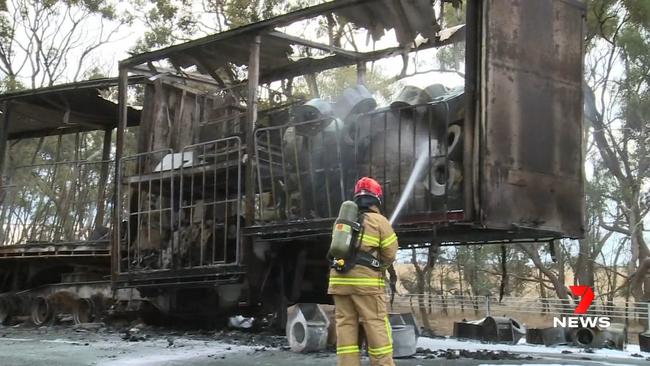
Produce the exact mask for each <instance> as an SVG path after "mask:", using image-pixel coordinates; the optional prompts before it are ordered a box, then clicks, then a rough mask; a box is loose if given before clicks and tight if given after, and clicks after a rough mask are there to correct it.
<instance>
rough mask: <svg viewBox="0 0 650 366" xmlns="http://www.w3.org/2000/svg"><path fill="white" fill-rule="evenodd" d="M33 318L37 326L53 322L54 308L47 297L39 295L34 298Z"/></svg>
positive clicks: (32, 305) (32, 306)
mask: <svg viewBox="0 0 650 366" xmlns="http://www.w3.org/2000/svg"><path fill="white" fill-rule="evenodd" d="M31 318H32V322H33V323H34V325H36V326H42V325H46V324H49V323H51V322H52V320H53V319H54V309H53V308H52V304H51V303H50V301H49V300H48V299H47V298H45V297H40V296H39V297H37V298H35V299H34V300H32V304H31Z"/></svg>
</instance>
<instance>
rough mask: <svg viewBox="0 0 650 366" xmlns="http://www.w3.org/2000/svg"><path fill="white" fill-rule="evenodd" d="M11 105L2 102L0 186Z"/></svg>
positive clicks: (3, 173)
mask: <svg viewBox="0 0 650 366" xmlns="http://www.w3.org/2000/svg"><path fill="white" fill-rule="evenodd" d="M10 106H11V103H10V102H9V101H7V102H4V103H3V105H2V119H1V120H0V185H2V184H3V183H4V182H3V181H2V179H4V175H5V159H6V158H7V139H8V137H9V113H11V111H10V109H11V108H10ZM0 193H1V192H0Z"/></svg>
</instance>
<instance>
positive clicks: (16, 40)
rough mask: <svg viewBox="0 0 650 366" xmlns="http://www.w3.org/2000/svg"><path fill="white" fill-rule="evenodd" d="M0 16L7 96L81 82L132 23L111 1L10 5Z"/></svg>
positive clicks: (12, 1) (0, 59) (1, 70)
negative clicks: (101, 51) (97, 56)
mask: <svg viewBox="0 0 650 366" xmlns="http://www.w3.org/2000/svg"><path fill="white" fill-rule="evenodd" d="M7 5H8V6H7V8H6V11H0V75H1V76H2V80H3V82H2V86H3V88H4V90H16V89H20V88H23V87H30V88H37V87H41V86H49V85H53V84H55V83H57V82H60V81H70V80H72V81H76V80H78V79H79V77H80V76H82V75H83V73H84V72H85V71H86V69H87V68H88V67H89V65H88V63H89V61H91V59H92V57H93V56H94V55H95V54H96V53H97V51H98V49H100V48H101V47H102V46H104V45H106V44H107V43H109V42H111V41H114V40H115V39H116V36H117V32H118V30H119V29H120V26H121V25H123V24H125V23H126V22H128V21H129V18H128V17H127V16H124V15H120V14H119V13H118V12H117V11H116V4H115V3H113V2H111V1H110V0H66V1H39V0H9V2H8V3H7Z"/></svg>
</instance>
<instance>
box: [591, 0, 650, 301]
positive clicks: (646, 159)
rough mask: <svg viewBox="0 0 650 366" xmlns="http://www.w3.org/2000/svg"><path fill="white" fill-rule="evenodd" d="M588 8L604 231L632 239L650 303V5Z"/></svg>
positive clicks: (639, 291)
mask: <svg viewBox="0 0 650 366" xmlns="http://www.w3.org/2000/svg"><path fill="white" fill-rule="evenodd" d="M588 5H589V13H588V17H587V20H588V27H587V29H588V35H587V49H588V50H589V57H588V64H587V67H586V75H585V77H586V80H587V83H588V85H589V88H587V91H586V94H587V95H586V101H587V117H588V121H589V123H590V125H589V126H588V127H589V129H590V131H591V135H592V136H591V139H592V141H593V143H594V145H595V146H596V148H597V151H598V159H599V162H598V164H597V165H596V168H599V169H602V170H603V174H602V175H600V177H602V181H603V182H604V184H605V185H606V188H607V191H606V193H605V197H606V199H607V206H608V207H609V208H610V209H609V210H608V211H609V212H607V213H603V219H602V220H601V222H600V227H601V228H603V229H605V230H607V231H610V232H613V233H616V234H617V235H623V236H625V237H628V238H629V239H630V240H629V243H630V246H631V253H632V258H631V261H630V264H629V266H628V274H629V275H630V278H629V282H630V286H631V287H630V290H631V292H632V294H633V296H634V297H635V298H636V299H637V300H642V299H643V300H650V279H648V276H647V274H648V270H650V250H649V249H648V246H647V243H646V241H645V238H644V234H643V233H644V225H643V220H644V218H645V217H646V216H647V214H648V211H650V193H649V192H648V189H647V184H648V182H649V179H650V151H648V146H650V118H648V116H649V115H650V113H649V112H650V90H649V87H650V51H649V50H650V36H649V34H650V33H649V32H650V3H648V2H647V1H643V0H622V1H613V0H609V1H608V0H593V1H590V2H589V4H588ZM605 172H606V173H605Z"/></svg>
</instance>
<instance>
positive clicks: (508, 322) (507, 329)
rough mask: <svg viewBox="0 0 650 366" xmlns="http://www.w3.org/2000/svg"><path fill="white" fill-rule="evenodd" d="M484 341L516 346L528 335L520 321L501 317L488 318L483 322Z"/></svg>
mask: <svg viewBox="0 0 650 366" xmlns="http://www.w3.org/2000/svg"><path fill="white" fill-rule="evenodd" d="M482 326H483V340H484V341H486V342H497V343H511V344H516V343H517V342H518V341H519V339H521V337H523V336H524V335H525V334H526V331H525V330H524V328H523V327H522V326H521V325H520V324H519V322H518V321H516V320H514V319H512V318H507V317H501V316H488V317H486V318H485V321H483V324H482Z"/></svg>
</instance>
